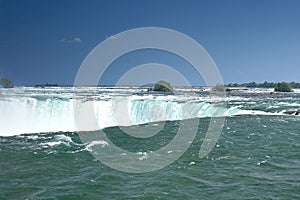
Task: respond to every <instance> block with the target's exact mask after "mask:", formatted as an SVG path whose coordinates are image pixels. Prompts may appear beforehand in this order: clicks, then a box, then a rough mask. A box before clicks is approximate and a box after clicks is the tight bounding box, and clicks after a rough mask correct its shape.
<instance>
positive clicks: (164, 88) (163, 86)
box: [153, 80, 173, 92]
mask: <svg viewBox="0 0 300 200" xmlns="http://www.w3.org/2000/svg"><path fill="white" fill-rule="evenodd" d="M153 91H158V92H173V87H172V86H171V84H170V83H168V82H166V81H163V80H161V81H158V82H157V83H156V84H155V85H154V89H153Z"/></svg>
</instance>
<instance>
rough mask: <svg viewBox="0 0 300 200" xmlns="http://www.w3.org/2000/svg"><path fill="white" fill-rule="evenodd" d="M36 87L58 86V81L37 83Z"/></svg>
mask: <svg viewBox="0 0 300 200" xmlns="http://www.w3.org/2000/svg"><path fill="white" fill-rule="evenodd" d="M34 87H41V88H44V87H58V84H57V83H54V84H49V83H46V84H39V85H35V86H34Z"/></svg>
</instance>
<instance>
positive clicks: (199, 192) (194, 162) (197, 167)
mask: <svg viewBox="0 0 300 200" xmlns="http://www.w3.org/2000/svg"><path fill="white" fill-rule="evenodd" d="M193 120H196V119H193ZM209 120H210V119H209V118H203V119H200V125H199V130H198V132H197V135H196V138H195V140H194V141H193V143H192V144H191V146H190V148H189V149H188V150H187V151H186V152H185V153H184V154H183V155H182V156H181V157H180V158H179V159H178V160H176V161H175V162H174V163H172V164H171V165H169V166H167V167H165V168H163V169H161V170H158V171H154V172H149V173H142V174H132V173H125V172H120V171H116V170H114V169H111V168H109V167H107V166H105V165H104V164H102V163H101V162H100V161H97V160H96V159H95V157H93V155H92V154H90V152H89V151H87V150H86V146H85V145H83V144H82V142H81V141H80V138H79V135H78V134H77V133H64V132H58V133H44V134H42V133H40V134H31V135H20V136H11V137H0V158H1V162H0V199H300V123H299V122H300V118H299V117H297V116H264V115H261V116H257V115H243V116H233V117H227V118H226V123H225V125H224V128H223V132H222V135H221V137H220V139H219V140H218V142H217V145H216V146H215V148H214V149H213V150H212V151H211V152H210V153H209V154H208V156H207V157H205V158H202V159H200V158H199V157H198V152H199V148H200V146H201V144H202V141H203V138H204V136H205V133H206V131H207V127H208V123H209ZM190 122H191V120H185V121H184V123H190ZM178 123H179V121H174V122H167V123H166V124H165V125H164V129H163V130H162V132H161V133H159V134H157V135H155V136H153V137H151V138H148V139H147V140H146V139H137V138H130V137H129V136H128V135H126V134H123V133H122V132H121V131H120V129H119V128H117V127H112V128H106V129H105V132H106V133H107V135H108V137H109V138H110V139H111V141H112V142H114V143H115V144H116V145H118V146H120V147H122V148H124V149H127V150H128V151H135V152H138V151H147V150H149V149H151V150H155V149H158V148H160V147H161V146H164V145H165V144H167V143H168V142H169V141H170V140H171V139H172V138H173V137H174V135H175V134H176V131H177V129H178ZM149 126H151V124H150V125H149ZM131 128H132V129H133V130H134V129H135V128H138V126H136V127H135V126H133V127H131Z"/></svg>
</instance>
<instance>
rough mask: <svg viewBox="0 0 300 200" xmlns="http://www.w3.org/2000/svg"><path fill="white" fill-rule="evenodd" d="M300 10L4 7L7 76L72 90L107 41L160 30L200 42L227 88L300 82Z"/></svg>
mask: <svg viewBox="0 0 300 200" xmlns="http://www.w3.org/2000/svg"><path fill="white" fill-rule="evenodd" d="M299 10H300V1H299V0H204V1H203V0H195V1H191V0H187V1H183V0H181V1H179V0H178V1H176V0H150V1H140V0H119V1H116V0H107V1H100V0H99V1H96V0H88V1H84V0H81V1H79V0H61V1H60V0H26V1H23V0H20V1H16V0H0V77H9V78H10V79H12V80H13V81H14V82H15V84H16V85H34V84H39V83H46V82H48V83H58V84H73V82H74V78H75V75H76V72H77V70H78V68H79V67H80V65H81V63H82V61H83V60H84V58H85V57H86V56H87V54H88V53H89V52H90V51H91V50H92V49H93V48H94V47H95V46H96V45H97V44H99V43H100V42H101V41H103V40H105V39H106V38H107V37H109V36H111V35H114V34H117V33H119V32H122V31H125V30H128V29H132V28H138V27H149V26H151V27H153V26H154V27H165V28H170V29H174V30H177V31H180V32H182V33H184V34H186V35H188V36H190V37H192V38H194V39H195V40H196V41H198V42H199V43H200V44H201V45H202V46H203V47H204V48H205V49H206V50H207V52H208V53H209V54H210V55H211V57H212V58H213V59H214V61H215V63H216V64H217V66H218V68H219V70H220V72H221V74H222V77H223V79H224V81H225V82H226V83H229V82H238V83H241V82H249V81H256V82H263V81H298V82H300V76H299V75H300V12H299ZM148 53H149V52H148ZM156 54H157V52H154V53H153V52H152V53H151V52H150V53H149V55H150V56H149V55H148V57H147V58H148V59H145V60H144V61H145V62H150V61H153V60H151V58H153V59H154V60H155V59H157V58H155V56H153V55H156ZM129 57H130V56H129ZM165 58H168V56H165ZM134 59H135V58H134V57H132V58H127V59H123V60H122V59H120V61H118V62H116V63H115V66H114V69H111V71H112V74H116V75H115V77H114V76H112V75H111V76H110V78H111V80H110V79H109V78H108V79H106V80H105V81H104V82H105V83H107V84H110V82H112V83H113V81H115V80H114V79H117V78H118V73H119V72H120V71H122V67H123V68H124V66H129V65H130V64H134V63H135V62H134V61H133V62H132V60H134ZM158 61H160V59H158ZM165 62H166V63H167V64H168V62H174V61H168V60H167V59H165ZM178 62H181V61H178ZM123 70H125V69H123ZM181 70H182V71H183V73H186V74H187V76H189V75H190V76H191V77H192V76H193V73H192V72H191V71H186V72H184V70H185V67H182V69H181ZM191 79H192V80H193V81H192V84H194V85H203V82H202V80H200V79H199V80H197V79H196V78H195V77H194V78H193V77H192V78H191Z"/></svg>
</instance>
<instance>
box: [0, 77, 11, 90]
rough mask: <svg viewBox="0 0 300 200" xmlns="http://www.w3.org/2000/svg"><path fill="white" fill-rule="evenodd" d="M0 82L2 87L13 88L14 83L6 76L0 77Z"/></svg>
mask: <svg viewBox="0 0 300 200" xmlns="http://www.w3.org/2000/svg"><path fill="white" fill-rule="evenodd" d="M0 84H1V85H2V86H3V87H4V88H13V87H14V84H13V82H12V81H11V80H9V79H8V78H0Z"/></svg>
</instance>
